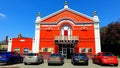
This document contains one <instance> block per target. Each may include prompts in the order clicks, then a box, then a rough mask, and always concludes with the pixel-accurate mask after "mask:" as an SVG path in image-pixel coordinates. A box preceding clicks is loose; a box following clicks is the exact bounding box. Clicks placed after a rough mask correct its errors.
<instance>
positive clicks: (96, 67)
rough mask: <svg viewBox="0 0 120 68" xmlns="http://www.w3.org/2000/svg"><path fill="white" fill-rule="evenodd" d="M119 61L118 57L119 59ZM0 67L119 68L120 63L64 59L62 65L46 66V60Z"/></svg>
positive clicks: (0, 67)
mask: <svg viewBox="0 0 120 68" xmlns="http://www.w3.org/2000/svg"><path fill="white" fill-rule="evenodd" d="M119 62H120V59H119ZM0 65H1V66H0V68H120V64H119V65H118V67H115V66H112V65H105V66H100V65H97V64H93V63H92V61H91V60H90V61H89V65H88V66H86V65H73V64H71V60H69V59H65V63H64V64H63V65H50V66H48V64H47V61H45V62H44V63H42V64H39V65H36V64H31V65H24V64H23V63H19V64H13V65H3V64H0Z"/></svg>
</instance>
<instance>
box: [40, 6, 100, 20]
mask: <svg viewBox="0 0 120 68" xmlns="http://www.w3.org/2000/svg"><path fill="white" fill-rule="evenodd" d="M64 10H68V11H71V12H73V13H76V14H78V15H81V16H83V17H85V18H88V19H90V20H92V21H94V22H99V21H98V20H96V19H93V18H92V17H90V16H88V15H85V14H83V13H80V12H77V11H75V10H72V9H70V8H67V9H66V8H63V9H61V10H59V11H57V12H54V13H52V14H50V15H48V16H46V17H43V18H42V19H41V21H43V20H45V19H47V18H50V17H52V16H54V15H56V14H59V13H60V12H62V11H64Z"/></svg>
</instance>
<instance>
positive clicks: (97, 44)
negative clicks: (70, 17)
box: [94, 23, 101, 53]
mask: <svg viewBox="0 0 120 68" xmlns="http://www.w3.org/2000/svg"><path fill="white" fill-rule="evenodd" d="M94 34H95V48H96V53H98V52H101V43H100V28H99V23H94Z"/></svg>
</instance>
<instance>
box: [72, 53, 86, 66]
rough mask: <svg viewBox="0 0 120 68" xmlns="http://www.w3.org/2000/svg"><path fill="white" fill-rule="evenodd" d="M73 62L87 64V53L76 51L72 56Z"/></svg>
mask: <svg viewBox="0 0 120 68" xmlns="http://www.w3.org/2000/svg"><path fill="white" fill-rule="evenodd" d="M71 63H72V64H73V65H75V64H85V65H88V58H87V55H86V54H85V53H75V54H73V56H72V59H71Z"/></svg>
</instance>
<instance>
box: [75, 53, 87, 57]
mask: <svg viewBox="0 0 120 68" xmlns="http://www.w3.org/2000/svg"><path fill="white" fill-rule="evenodd" d="M75 56H85V57H86V54H84V53H83V54H75Z"/></svg>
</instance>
